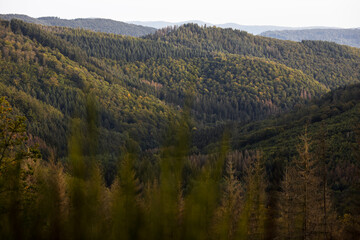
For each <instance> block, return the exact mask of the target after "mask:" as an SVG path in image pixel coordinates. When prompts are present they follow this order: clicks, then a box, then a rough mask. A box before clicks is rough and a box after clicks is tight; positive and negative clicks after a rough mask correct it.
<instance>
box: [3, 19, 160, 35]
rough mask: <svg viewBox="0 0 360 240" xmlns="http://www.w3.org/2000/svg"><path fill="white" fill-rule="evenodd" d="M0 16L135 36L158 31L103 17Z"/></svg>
mask: <svg viewBox="0 0 360 240" xmlns="http://www.w3.org/2000/svg"><path fill="white" fill-rule="evenodd" d="M0 18H2V19H5V20H11V19H20V20H23V21H25V22H29V23H35V24H42V25H46V26H60V27H71V28H83V29H87V30H93V31H96V32H105V33H114V34H122V35H128V36H133V37H140V36H144V35H147V34H150V33H154V32H155V31H156V29H155V28H152V27H145V26H140V25H135V24H129V23H125V22H120V21H115V20H111V19H103V18H77V19H72V20H67V19H61V18H58V17H41V18H32V17H29V16H26V15H21V14H0Z"/></svg>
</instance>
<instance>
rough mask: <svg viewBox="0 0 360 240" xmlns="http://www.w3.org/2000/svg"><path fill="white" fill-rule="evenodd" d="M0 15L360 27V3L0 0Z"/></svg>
mask: <svg viewBox="0 0 360 240" xmlns="http://www.w3.org/2000/svg"><path fill="white" fill-rule="evenodd" d="M0 13H3V14H5V13H20V14H26V15H29V16H32V17H42V16H57V17H61V18H67V19H73V18H86V17H100V18H110V19H115V20H119V21H132V20H138V21H158V20H163V21H171V22H176V21H184V20H203V21H206V22H210V23H227V22H234V23H238V24H244V25H280V26H294V27H301V26H333V27H360V0H246V1H245V0H218V1H213V0H206V1H205V0H201V1H196V0H101V1H99V0H0Z"/></svg>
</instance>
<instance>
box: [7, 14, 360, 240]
mask: <svg viewBox="0 0 360 240" xmlns="http://www.w3.org/2000/svg"><path fill="white" fill-rule="evenodd" d="M0 36H1V37H0V96H1V98H0V130H1V131H0V222H1V224H0V238H1V239H359V236H360V220H359V219H360V85H359V84H360V71H359V69H360V50H359V49H357V48H352V47H347V46H342V45H338V44H335V43H329V42H322V41H302V42H291V41H282V40H276V39H270V38H266V37H262V36H254V35H251V34H248V33H246V32H243V31H238V30H232V29H221V28H217V27H200V26H198V25H196V24H185V25H182V26H180V27H168V28H164V29H160V30H158V31H157V32H155V33H153V34H150V35H146V36H144V37H130V36H123V35H116V34H107V33H98V32H93V31H89V30H82V29H72V28H65V27H53V26H44V25H36V24H30V23H25V22H23V21H20V20H11V21H5V20H1V21H0Z"/></svg>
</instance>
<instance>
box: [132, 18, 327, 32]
mask: <svg viewBox="0 0 360 240" xmlns="http://www.w3.org/2000/svg"><path fill="white" fill-rule="evenodd" d="M128 23H131V24H137V25H142V26H147V27H153V28H157V29H160V28H164V27H167V26H174V25H176V26H181V25H183V24H186V23H196V24H198V25H200V26H205V25H206V26H208V27H212V26H216V27H220V28H232V29H237V30H242V31H246V32H248V33H252V34H254V35H258V34H261V33H263V32H266V31H281V30H301V29H333V28H330V27H298V28H296V27H283V26H271V25H240V24H237V23H223V24H213V23H209V22H204V21H200V20H189V21H183V22H166V21H130V22H128Z"/></svg>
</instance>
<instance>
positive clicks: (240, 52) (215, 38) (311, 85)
mask: <svg viewBox="0 0 360 240" xmlns="http://www.w3.org/2000/svg"><path fill="white" fill-rule="evenodd" d="M3 24H4V26H5V28H4V36H6V37H7V35H8V34H10V35H9V36H11V38H12V39H14V40H12V41H13V42H14V43H12V44H13V45H14V44H15V45H16V46H22V45H23V42H24V41H25V40H22V42H20V43H16V40H15V39H17V37H20V38H24V39H29V40H31V41H33V42H34V43H33V44H35V43H36V44H40V43H41V44H40V46H42V47H44V48H47V49H53V50H52V51H56V52H58V53H57V54H62V55H63V56H64V57H65V58H68V59H69V60H70V61H72V62H71V63H70V65H75V66H76V69H79V68H80V67H81V68H80V69H84V71H88V72H89V73H86V74H85V73H82V74H80V73H76V74H72V73H69V71H65V69H67V68H63V67H62V68H59V69H58V67H59V66H60V65H64V63H58V64H55V63H52V61H46V60H45V61H42V60H41V61H39V60H38V61H37V63H36V64H37V65H36V67H35V69H37V68H39V67H41V68H45V69H48V68H49V66H53V65H54V66H57V67H55V73H56V76H59V75H62V76H63V77H62V78H63V79H64V81H65V80H66V81H65V82H63V84H67V81H69V80H68V79H70V82H71V81H79V83H78V85H75V87H77V88H79V89H82V87H83V85H84V84H85V83H84V82H86V81H87V80H85V79H87V78H86V77H84V76H87V75H89V74H92V75H94V76H95V79H104V84H105V83H106V84H110V85H109V86H112V84H114V86H119V87H120V88H119V89H118V90H113V91H115V92H114V93H113V94H114V95H115V96H116V95H117V96H123V92H129V93H131V92H134V93H135V95H134V99H133V101H134V105H137V104H139V106H142V105H143V104H144V101H150V102H151V103H154V104H155V105H157V104H160V105H162V104H163V103H165V104H166V105H164V106H166V108H167V110H162V111H165V112H169V114H170V113H171V114H175V112H176V110H175V109H177V108H179V107H180V108H182V107H183V106H184V103H185V102H186V99H188V98H190V99H192V101H193V103H192V110H191V112H192V116H193V119H194V121H195V122H194V125H195V126H196V127H197V128H198V130H199V131H198V132H199V133H202V132H203V131H202V129H203V128H204V129H207V128H208V127H213V126H216V125H219V124H220V125H221V124H227V123H231V122H241V123H247V122H249V121H253V120H259V119H264V118H267V117H268V116H271V115H274V114H279V113H282V112H287V111H290V110H292V109H293V108H294V107H296V106H298V105H301V104H304V103H306V102H308V101H310V100H311V99H313V98H317V97H318V96H321V95H322V94H324V93H326V92H327V91H328V89H331V88H334V87H336V86H339V85H340V86H343V85H344V84H348V83H352V82H359V76H358V75H359V74H360V73H359V72H358V71H357V69H358V68H357V67H358V66H359V64H360V57H359V55H356V53H357V51H358V50H356V49H353V48H346V47H342V46H339V45H335V44H334V45H326V44H325V45H324V44H318V43H316V42H306V43H293V42H283V41H279V40H272V39H269V38H263V37H255V36H253V35H249V34H246V33H244V32H240V31H233V30H228V29H227V30H223V29H219V28H200V27H198V26H197V25H191V24H190V25H185V26H183V27H180V28H179V29H176V30H172V31H170V32H168V33H163V32H158V33H156V34H154V35H152V36H149V37H146V38H133V37H126V36H119V35H112V34H104V33H95V32H90V31H86V30H73V29H68V28H62V27H45V26H42V27H39V26H37V25H31V24H26V23H24V22H21V21H16V20H14V21H12V22H11V23H10V26H9V27H6V22H4V23H3ZM10 29H11V32H10ZM190 33H191V35H192V38H189V37H188V35H190ZM203 35H204V36H206V38H205V37H203ZM175 37H177V39H179V41H176V42H175ZM5 39H6V38H5ZM162 39H164V41H163V40H162ZM199 39H202V40H201V41H198V40H199ZM199 42H200V44H199ZM329 47H331V48H330V49H329ZM3 48H4V49H5V50H3V51H4V53H6V54H5V55H6V56H9V54H10V53H12V52H11V51H10V53H9V50H8V48H7V47H6V44H5V42H4V47H3ZM26 49H27V48H20V49H19V50H16V51H18V52H19V54H20V53H21V54H23V55H25V56H27V55H29V56H33V54H32V53H27V50H26ZM266 49H267V51H266ZM280 49H281V51H280ZM293 49H295V51H294V50H293ZM334 50H336V51H334ZM14 51H15V50H14ZM16 51H15V52H16ZM15 52H14V53H12V54H13V55H14V54H15ZM274 52H277V53H278V54H274ZM236 53H237V54H236ZM52 54H55V53H52ZM5 55H3V56H5ZM274 55H275V56H276V57H275V56H274ZM10 56H11V54H10ZM265 56H270V58H265ZM286 56H289V57H293V56H297V57H298V58H288V57H286ZM42 58H43V57H41V59H42ZM6 59H7V58H6ZM16 59H17V58H16V57H13V58H10V59H7V61H5V62H4V63H3V64H10V65H12V66H14V70H12V71H13V72H14V73H16V72H18V74H19V75H21V74H20V72H21V71H22V70H21V69H28V67H26V68H23V67H20V66H18V65H16V64H15V62H16V61H17V60H16ZM37 59H40V57H37ZM57 59H58V60H59V57H57ZM9 61H10V62H9ZM301 61H303V62H306V63H307V66H306V68H305V69H306V71H304V70H303V69H304V65H299V62H301ZM35 62H36V61H35ZM293 63H294V64H295V65H296V66H297V68H292V67H291V65H292V64H293ZM326 63H327V64H326ZM335 63H336V64H335ZM14 64H15V65H14ZM49 64H52V65H49ZM325 64H326V66H325ZM15 66H16V68H15ZM54 66H53V67H54ZM72 68H74V67H72ZM4 69H10V68H9V67H4ZM16 69H18V70H16ZM50 69H51V68H50ZM49 71H50V70H49ZM52 71H54V70H51V71H50V72H52ZM5 72H6V71H4V74H5ZM25 72H27V70H26V71H25ZM28 74H30V75H31V74H34V73H32V72H30V73H28ZM50 75H51V74H50ZM50 75H49V76H50ZM79 75H81V76H83V77H77V76H79ZM10 78H11V75H3V77H2V82H3V83H5V82H6V85H7V86H12V87H14V82H13V81H11V80H10ZM17 78H20V77H17ZM36 79H37V78H33V81H35V82H34V83H33V84H32V85H33V86H38V87H34V88H35V89H33V90H31V91H30V88H27V90H26V91H27V93H28V94H29V93H32V94H31V95H32V97H35V98H39V96H44V95H45V96H46V95H49V96H54V95H53V94H49V93H48V92H46V91H45V92H44V90H41V93H36V91H38V90H36V89H39V90H40V89H46V87H45V86H44V83H45V82H41V81H40V82H36V81H39V80H36ZM40 79H41V78H40ZM89 81H90V80H89ZM95 82H96V85H94V84H95V83H92V84H91V85H94V86H100V85H97V84H99V83H100V82H101V81H100V82H99V81H95ZM86 85H88V84H85V86H86ZM60 86H62V85H60ZM101 86H102V85H101ZM17 87H18V88H19V87H21V90H22V91H24V86H23V85H22V84H20V85H19V86H17ZM62 87H63V88H65V85H64V86H62ZM65 89H68V86H66V88H65ZM79 89H78V90H79ZM95 89H96V90H97V91H100V93H99V94H98V97H99V101H100V102H107V100H104V99H102V98H103V97H102V96H104V97H105V95H106V94H105V93H104V92H101V91H103V87H101V88H100V89H97V87H95ZM112 89H117V88H115V87H114V88H112ZM34 90H35V92H34ZM78 90H77V91H78ZM26 91H25V92H26ZM120 92H121V93H120ZM119 94H120V95H119ZM125 95H126V94H125ZM61 96H64V97H65V96H68V94H61ZM132 96H133V95H132ZM144 96H149V97H150V98H143V97H144ZM105 98H106V99H107V98H108V97H105ZM44 99H46V98H43V97H42V98H41V101H44ZM47 101H48V102H47V104H50V105H52V106H53V105H54V101H55V99H51V100H50V99H49V100H47ZM56 101H59V100H56ZM61 101H63V102H67V101H69V99H67V97H65V98H64V99H61ZM70 101H72V100H70ZM121 101H125V100H121ZM72 104H73V103H72ZM112 104H115V105H116V106H115V105H114V107H110V105H109V107H107V108H101V109H103V111H105V112H104V113H103V115H104V116H102V117H101V118H102V124H105V125H106V126H107V127H106V128H111V129H117V130H116V131H125V128H123V127H120V126H123V123H122V121H124V120H125V121H126V122H128V123H131V124H134V126H137V125H136V124H137V123H139V124H140V122H141V121H138V119H139V118H142V117H141V116H142V114H141V113H139V114H140V115H139V116H137V117H135V116H136V115H134V114H135V113H134V114H133V113H131V112H130V113H128V112H126V113H122V114H120V115H121V116H122V117H119V115H118V114H119V113H118V112H119V111H120V112H122V111H124V109H123V108H121V106H123V105H119V104H117V103H112ZM123 104H125V102H123ZM75 105H76V104H75ZM155 105H154V107H155V108H158V107H156V106H155ZM149 107H150V106H149ZM57 108H58V107H57ZM119 108H121V110H120V109H119ZM140 108H143V107H140ZM150 108H152V107H150ZM109 109H113V112H111V113H110V112H107V111H109ZM126 109H130V110H131V111H132V110H133V109H134V108H131V107H130V108H129V107H126ZM61 111H62V112H63V113H64V109H62V110H61ZM66 111H67V115H69V113H72V111H68V110H66ZM160 112H161V111H160ZM160 112H159V111H155V112H154V111H149V112H148V113H149V114H154V117H153V118H163V116H160V115H159V116H158V114H160ZM65 113H66V112H65ZM105 116H106V117H105ZM145 119H147V118H146V117H145V118H144V121H145ZM146 121H147V120H146ZM146 121H145V122H146ZM160 122H164V121H163V120H161V121H160ZM164 124H165V122H164ZM115 126H118V127H115ZM149 127H150V128H153V129H157V128H158V127H159V125H156V124H155V125H154V122H152V123H151V124H150V125H149ZM62 128H64V127H62ZM162 128H163V127H162ZM135 129H137V130H135ZM140 129H142V128H139V127H135V128H134V133H133V134H130V136H131V137H133V138H136V139H143V140H145V142H143V143H141V146H142V148H143V149H148V148H151V147H157V146H159V143H160V142H161V139H160V135H161V134H157V137H156V139H155V138H148V137H149V136H146V133H147V132H148V131H146V132H143V131H138V130H140ZM206 131H208V130H206ZM140 132H143V133H140ZM38 134H39V133H38ZM42 134H43V133H42ZM139 134H140V135H139ZM200 146H201V148H202V147H205V146H204V145H203V144H198V145H197V147H200Z"/></svg>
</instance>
